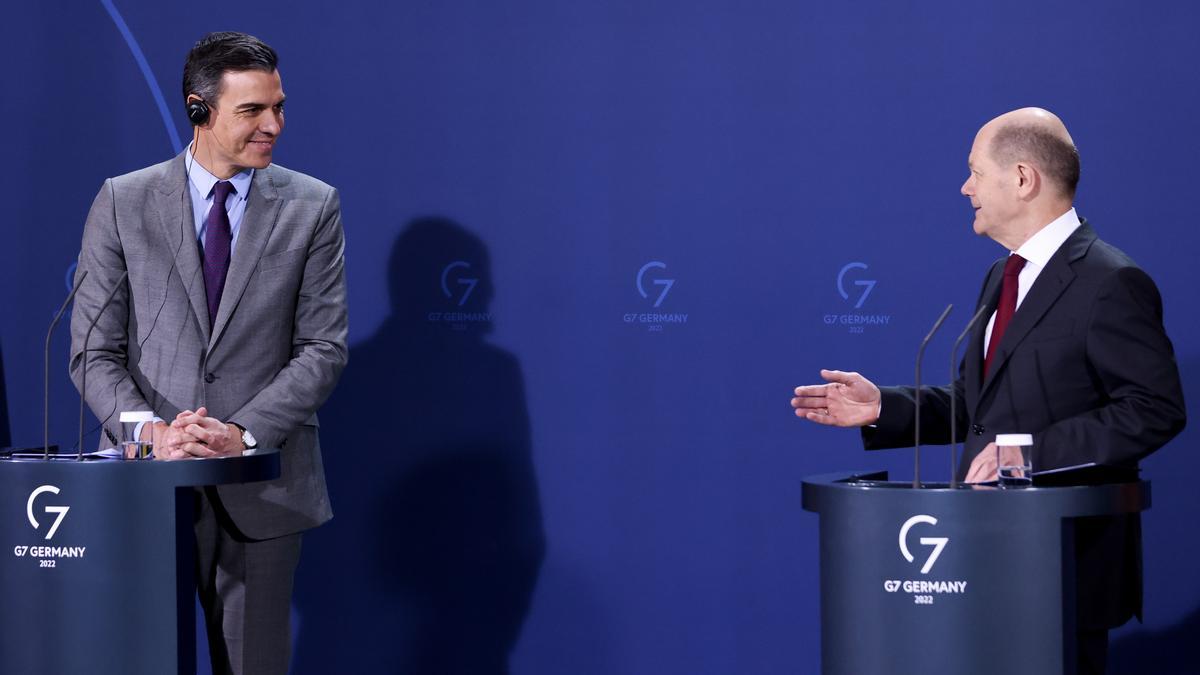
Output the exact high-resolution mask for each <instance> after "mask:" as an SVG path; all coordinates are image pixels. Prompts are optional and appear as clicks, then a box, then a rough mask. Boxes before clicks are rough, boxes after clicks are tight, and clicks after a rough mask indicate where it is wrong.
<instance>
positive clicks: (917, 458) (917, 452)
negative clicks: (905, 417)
mask: <svg viewBox="0 0 1200 675" xmlns="http://www.w3.org/2000/svg"><path fill="white" fill-rule="evenodd" d="M952 309H954V305H946V309H945V311H943V312H942V315H941V316H939V317H938V320H937V321H936V322H934V324H933V328H931V329H929V335H926V336H925V339H924V340H921V346H920V348H918V349H917V369H916V370H917V372H916V377H915V379H916V381H917V395H916V397H915V403H916V405H915V406H914V413H913V415H914V417H915V418H916V419H915V420H914V424H913V428H914V429H915V434H916V441H915V442H914V443H913V450H914V464H913V487H914V488H920V487H921V359H922V358H924V357H925V347H926V345H928V344H929V341H930V340H931V339H933V334H934V333H936V332H937V330H938V329H939V328H941V327H942V323H943V322H945V321H946V317H947V316H950V310H952Z"/></svg>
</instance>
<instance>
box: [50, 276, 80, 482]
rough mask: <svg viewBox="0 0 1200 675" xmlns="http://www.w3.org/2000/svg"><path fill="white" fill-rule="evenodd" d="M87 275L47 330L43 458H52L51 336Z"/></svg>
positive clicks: (64, 302) (78, 283)
mask: <svg viewBox="0 0 1200 675" xmlns="http://www.w3.org/2000/svg"><path fill="white" fill-rule="evenodd" d="M87 275H88V271H87V270H84V271H83V273H82V274H80V275H79V280H78V281H76V282H75V283H74V285H73V286H72V287H71V292H70V293H68V294H67V299H66V300H63V304H62V307H59V308H58V311H57V312H55V314H54V319H53V320H51V321H50V330H48V331H46V349H45V351H44V352H43V354H42V365H43V366H45V374H44V377H43V380H42V385H43V389H42V434H43V436H42V459H44V460H48V459H50V336H51V335H53V334H54V327H55V326H57V325H58V320H59V319H61V318H62V315H63V312H65V311H67V305H69V304H71V301H72V300H74V299H75V293H77V292H78V291H79V287H80V286H82V285H83V280H84V279H86V278H87Z"/></svg>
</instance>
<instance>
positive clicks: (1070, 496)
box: [802, 472, 1150, 675]
mask: <svg viewBox="0 0 1200 675" xmlns="http://www.w3.org/2000/svg"><path fill="white" fill-rule="evenodd" d="M802 502H803V506H804V508H805V509H806V510H808V511H814V512H816V513H817V514H818V515H819V517H820V565H821V572H820V577H821V586H820V588H821V664H822V665H821V672H822V673H824V674H825V675H842V674H845V675H883V674H887V675H906V674H913V675H917V674H919V675H942V674H946V675H950V674H952V673H953V674H954V675H961V674H962V673H972V675H1002V674H1003V675H1009V674H1013V673H1020V674H1021V675H1064V674H1070V675H1073V674H1074V673H1075V667H1076V655H1075V649H1076V644H1075V640H1076V635H1075V559H1074V549H1075V546H1074V529H1075V527H1074V521H1073V519H1075V518H1079V517H1085V516H1105V515H1118V514H1133V513H1138V512H1140V511H1143V510H1145V509H1147V508H1149V507H1150V484H1149V483H1147V482H1144V481H1133V482H1126V483H1116V484H1107V485H1092V486H1079V487H1052V488H1042V487H1030V488H1023V489H1007V490H1005V489H998V488H988V487H980V488H972V487H960V488H957V489H949V487H948V486H947V485H945V484H942V485H941V486H932V487H928V488H924V489H920V490H916V489H913V488H912V484H911V482H905V483H898V482H888V481H887V474H886V473H885V472H881V473H874V474H858V475H854V474H851V475H847V474H838V475H833V474H828V475H822V476H814V477H812V478H808V479H805V480H804V481H803V485H802Z"/></svg>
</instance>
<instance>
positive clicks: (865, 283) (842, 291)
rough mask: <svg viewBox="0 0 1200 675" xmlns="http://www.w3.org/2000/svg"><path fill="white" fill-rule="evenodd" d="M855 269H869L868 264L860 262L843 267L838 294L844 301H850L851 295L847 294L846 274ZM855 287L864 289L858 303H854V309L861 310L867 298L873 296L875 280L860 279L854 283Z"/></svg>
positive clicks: (838, 278)
mask: <svg viewBox="0 0 1200 675" xmlns="http://www.w3.org/2000/svg"><path fill="white" fill-rule="evenodd" d="M854 269H859V270H865V269H867V264H866V263H860V262H852V263H846V265H845V266H843V267H842V269H841V271H840V272H838V276H837V289H838V294H839V295H841V296H842V299H843V300H849V299H850V294H849V293H847V292H846V286H845V284H844V283H843V281H844V280H845V278H846V272H849V271H850V270H854ZM854 285H855V286H862V288H863V292H862V295H860V296H858V302H856V303H854V309H860V308H861V307H862V306H863V303H864V302H866V301H867V296H868V295H870V294H871V290H872V289H874V288H875V280H874V279H859V280H858V281H855V282H854Z"/></svg>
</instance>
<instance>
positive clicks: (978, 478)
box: [792, 370, 1021, 483]
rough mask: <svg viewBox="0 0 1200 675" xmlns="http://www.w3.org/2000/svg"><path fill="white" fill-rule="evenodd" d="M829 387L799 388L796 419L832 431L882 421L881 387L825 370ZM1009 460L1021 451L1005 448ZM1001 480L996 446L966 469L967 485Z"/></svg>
mask: <svg viewBox="0 0 1200 675" xmlns="http://www.w3.org/2000/svg"><path fill="white" fill-rule="evenodd" d="M821 379H823V380H825V381H826V384H810V385H804V386H800V387H796V390H795V392H794V397H793V398H792V408H794V409H795V412H796V416H797V417H802V418H804V419H806V420H808V421H810V422H815V423H817V424H824V425H826V426H833V427H864V426H867V425H870V424H875V423H876V422H878V421H879V412H880V405H881V402H882V396H881V395H880V393H879V387H877V386H875V384H874V383H873V382H871V381H870V380H868V379H867V378H865V377H863V376H862V375H860V374H858V373H847V372H843V371H840V370H822V371H821ZM1000 451H1001V453H1004V454H1005V455H1006V456H1008V455H1012V454H1013V453H1016V455H1015V456H1016V460H1017V461H1015V462H1013V463H1016V464H1019V463H1020V461H1019V460H1020V457H1021V450H1020V448H1011V447H1002V448H1000ZM997 478H998V471H997V457H996V444H995V443H989V444H988V445H987V447H985V448H984V449H983V450H982V451H980V453H979V454H978V455H976V456H975V459H974V460H972V461H971V466H970V468H968V469H967V478H966V482H967V483H983V482H987V481H993V480H996V479H997Z"/></svg>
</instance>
